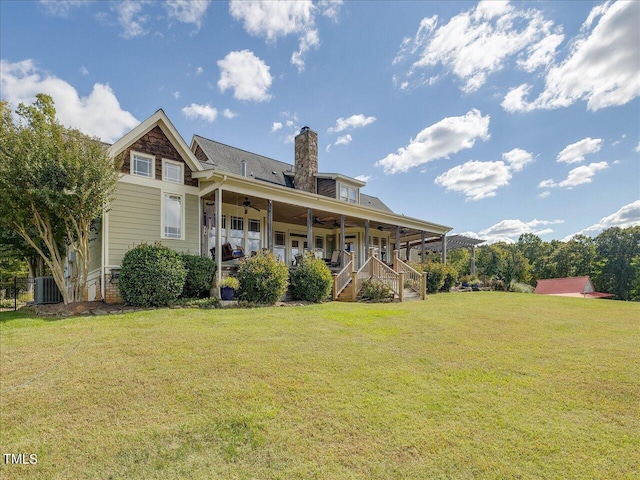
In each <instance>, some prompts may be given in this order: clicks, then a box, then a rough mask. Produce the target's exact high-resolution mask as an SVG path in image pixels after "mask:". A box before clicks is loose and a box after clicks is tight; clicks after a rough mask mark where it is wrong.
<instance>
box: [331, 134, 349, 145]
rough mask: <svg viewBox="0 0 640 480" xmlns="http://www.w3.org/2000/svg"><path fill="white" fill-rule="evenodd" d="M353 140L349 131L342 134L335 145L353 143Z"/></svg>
mask: <svg viewBox="0 0 640 480" xmlns="http://www.w3.org/2000/svg"><path fill="white" fill-rule="evenodd" d="M351 140H353V139H352V138H351V135H349V134H348V133H347V134H346V135H342V136H341V137H338V139H337V140H336V143H334V145H348V144H350V143H351Z"/></svg>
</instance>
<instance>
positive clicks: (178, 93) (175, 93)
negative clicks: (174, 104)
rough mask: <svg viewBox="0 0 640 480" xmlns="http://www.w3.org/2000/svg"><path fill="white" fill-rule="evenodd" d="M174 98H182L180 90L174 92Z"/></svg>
mask: <svg viewBox="0 0 640 480" xmlns="http://www.w3.org/2000/svg"><path fill="white" fill-rule="evenodd" d="M173 98H175V99H176V100H178V99H179V98H180V91H178V90H176V91H175V92H173Z"/></svg>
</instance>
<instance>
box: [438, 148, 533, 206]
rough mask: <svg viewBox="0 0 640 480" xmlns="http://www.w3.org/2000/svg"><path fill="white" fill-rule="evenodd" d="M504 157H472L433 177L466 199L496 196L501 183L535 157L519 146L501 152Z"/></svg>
mask: <svg viewBox="0 0 640 480" xmlns="http://www.w3.org/2000/svg"><path fill="white" fill-rule="evenodd" d="M502 159H503V161H496V162H480V161H475V160H472V161H469V162H466V163H463V164H462V165H458V166H456V167H453V168H451V169H450V170H448V171H446V172H445V173H443V174H442V175H439V176H438V177H436V179H435V180H434V183H435V184H436V185H440V186H442V187H444V188H445V189H447V190H448V191H452V192H457V193H463V194H464V195H465V196H466V199H467V200H473V201H475V200H481V199H483V198H488V197H494V196H495V195H496V191H497V190H498V189H499V188H500V187H504V186H506V185H509V181H510V180H511V178H512V176H513V172H519V171H521V170H522V169H523V168H524V167H525V166H526V165H527V164H529V163H530V162H532V161H533V155H532V154H531V153H529V152H527V151H525V150H522V149H520V148H514V149H513V150H511V151H509V152H506V153H503V154H502Z"/></svg>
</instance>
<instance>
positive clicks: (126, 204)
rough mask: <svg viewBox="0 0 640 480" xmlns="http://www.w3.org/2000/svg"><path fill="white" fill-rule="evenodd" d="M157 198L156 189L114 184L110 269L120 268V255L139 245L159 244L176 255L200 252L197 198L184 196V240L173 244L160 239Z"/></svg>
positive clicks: (157, 191) (110, 222)
mask: <svg viewBox="0 0 640 480" xmlns="http://www.w3.org/2000/svg"><path fill="white" fill-rule="evenodd" d="M167 191H170V189H169V188H168V189H167ZM161 195H162V190H161V189H160V188H153V187H143V186H140V185H132V184H128V183H119V184H118V187H117V190H116V196H115V200H114V202H113V204H112V208H111V211H110V212H109V259H108V262H109V264H110V265H120V263H121V262H122V258H123V257H124V254H125V253H126V252H127V251H128V250H130V249H131V248H132V247H134V246H136V245H139V244H140V243H143V242H146V243H154V242H161V243H162V244H163V245H165V246H167V247H170V248H172V249H174V250H177V251H179V252H190V253H193V254H198V253H199V252H200V239H199V235H198V232H199V222H198V196H197V195H188V194H187V195H185V196H184V198H185V222H184V225H185V235H184V238H185V239H184V240H174V239H167V238H161V236H160V225H161V215H162V212H161Z"/></svg>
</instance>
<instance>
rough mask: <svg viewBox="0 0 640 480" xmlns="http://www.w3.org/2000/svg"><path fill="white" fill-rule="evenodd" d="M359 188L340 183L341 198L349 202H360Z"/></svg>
mask: <svg viewBox="0 0 640 480" xmlns="http://www.w3.org/2000/svg"><path fill="white" fill-rule="evenodd" d="M357 199H358V189H356V188H353V187H348V186H347V185H340V200H342V201H343V202H349V203H358V200H357Z"/></svg>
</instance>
